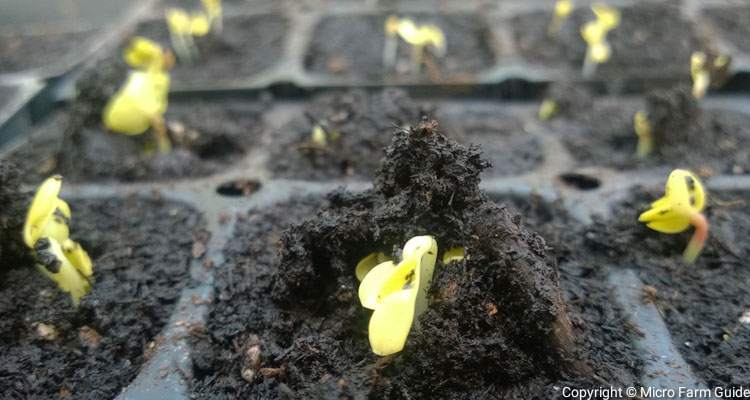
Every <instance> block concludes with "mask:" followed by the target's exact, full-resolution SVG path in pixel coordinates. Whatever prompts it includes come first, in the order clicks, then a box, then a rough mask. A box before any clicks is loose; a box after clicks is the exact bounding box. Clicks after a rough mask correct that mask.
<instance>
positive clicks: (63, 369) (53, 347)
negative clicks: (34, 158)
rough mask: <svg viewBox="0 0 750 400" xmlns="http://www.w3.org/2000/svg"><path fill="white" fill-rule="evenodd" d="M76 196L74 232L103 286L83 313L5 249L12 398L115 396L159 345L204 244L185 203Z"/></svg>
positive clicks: (1, 314)
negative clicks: (196, 248)
mask: <svg viewBox="0 0 750 400" xmlns="http://www.w3.org/2000/svg"><path fill="white" fill-rule="evenodd" d="M29 197H30V196H26V198H27V199H28V198H29ZM68 200H69V201H70V205H71V207H72V210H73V220H72V226H71V233H72V235H71V236H72V237H73V239H75V240H77V241H79V242H80V243H81V245H82V246H83V247H84V248H85V249H86V250H87V251H88V253H89V255H90V256H91V258H92V260H93V264H94V281H95V283H94V285H93V289H92V291H91V292H90V293H89V294H88V295H86V296H85V297H84V298H83V299H82V301H81V304H80V306H79V308H78V309H75V308H73V306H72V304H71V300H70V296H69V295H67V294H66V293H63V292H62V291H60V290H58V289H57V288H56V286H55V284H54V283H53V282H52V281H51V280H50V279H48V278H46V277H45V276H43V275H42V274H41V273H40V272H39V271H38V270H37V269H36V267H35V266H34V263H33V262H29V261H28V260H25V261H17V260H15V259H13V260H11V259H9V258H6V254H5V253H3V265H2V270H1V271H0V274H1V275H2V276H1V277H0V294H2V296H0V337H1V338H2V340H0V387H2V388H3V396H4V398H9V399H27V398H28V399H30V398H39V399H41V398H44V399H51V398H75V399H92V400H93V399H111V398H114V397H115V396H116V395H117V394H118V393H119V392H120V390H121V389H122V388H123V387H125V386H126V385H128V384H129V383H130V382H131V381H132V380H133V379H134V378H135V376H136V374H137V373H138V371H139V370H140V367H141V365H142V364H143V363H144V362H145V361H146V360H147V359H148V357H149V354H151V352H152V351H153V350H154V347H155V346H158V345H159V340H161V338H160V336H159V333H160V332H161V330H162V328H163V326H164V325H165V324H166V323H167V321H168V319H169V318H170V316H171V313H172V310H173V308H174V305H175V303H176V301H177V299H178V297H179V295H180V291H181V289H182V288H183V287H184V286H185V285H186V284H188V283H189V280H190V276H189V273H188V272H189V270H188V268H189V265H190V262H191V258H192V252H191V248H192V246H193V243H194V240H195V238H196V237H201V238H205V235H200V234H199V233H200V232H203V231H201V230H200V229H201V226H202V220H201V218H200V216H199V214H197V213H196V212H195V211H193V210H192V209H190V208H188V207H186V206H184V205H181V204H177V203H169V202H164V201H161V200H154V199H137V198H125V199H101V200H70V199H68ZM21 212H22V214H21V215H24V214H25V211H21ZM144 221H148V223H143V222H144ZM17 232H19V235H20V230H18V231H17ZM196 235H197V236H196ZM3 239H4V240H5V238H3ZM6 263H7V264H6Z"/></svg>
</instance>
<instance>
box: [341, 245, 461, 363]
mask: <svg viewBox="0 0 750 400" xmlns="http://www.w3.org/2000/svg"><path fill="white" fill-rule="evenodd" d="M464 253H465V250H464V248H463V247H455V248H451V249H450V250H448V251H446V252H445V253H444V254H443V264H448V263H451V262H457V261H460V260H463V259H464ZM437 254H438V247H437V242H436V241H435V239H434V238H433V237H432V236H417V237H414V238H412V239H410V240H409V241H407V242H406V244H405V245H404V248H403V250H402V252H401V255H402V257H401V262H399V263H395V262H394V261H393V260H392V259H391V258H390V257H389V256H387V255H385V254H384V253H382V252H381V253H372V254H370V255H368V256H367V257H365V258H363V259H362V260H361V261H360V262H359V263H358V264H357V267H356V269H355V274H356V276H357V279H358V280H359V281H360V282H361V283H360V285H359V293H358V295H359V300H360V303H361V304H362V307H365V308H368V309H371V310H374V312H373V314H372V316H371V318H370V324H369V327H368V334H369V340H370V347H371V348H372V351H373V353H375V354H377V355H380V356H387V355H390V354H394V353H398V352H400V351H401V350H402V349H403V348H404V345H405V344H406V339H407V337H408V336H409V332H410V331H411V328H412V325H413V324H414V323H415V321H417V318H418V317H419V316H420V315H421V314H422V313H424V312H425V311H426V310H427V305H428V301H429V299H428V296H427V294H428V292H429V289H430V284H431V282H432V275H433V271H434V270H435V262H436V259H437Z"/></svg>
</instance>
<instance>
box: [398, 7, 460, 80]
mask: <svg viewBox="0 0 750 400" xmlns="http://www.w3.org/2000/svg"><path fill="white" fill-rule="evenodd" d="M385 37H386V40H385V47H384V49H383V64H384V65H385V66H386V67H392V66H393V65H394V64H395V63H396V54H397V53H398V38H399V37H400V38H401V39H403V40H404V41H405V42H406V43H408V44H410V45H411V64H412V70H413V71H414V72H415V73H417V72H419V70H420V69H421V67H422V63H423V62H424V49H425V47H427V46H429V47H430V48H431V49H432V50H433V52H434V54H435V55H436V56H437V57H443V56H444V55H445V52H446V45H445V34H444V33H443V31H442V30H441V29H440V28H439V27H438V26H435V25H432V24H423V25H417V24H416V23H415V22H414V21H413V20H411V19H409V18H398V17H396V16H394V15H391V16H389V17H388V18H386V20H385Z"/></svg>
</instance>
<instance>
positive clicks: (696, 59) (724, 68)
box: [690, 51, 732, 99]
mask: <svg viewBox="0 0 750 400" xmlns="http://www.w3.org/2000/svg"><path fill="white" fill-rule="evenodd" d="M731 63H732V58H731V57H729V56H727V55H718V56H714V57H712V56H710V55H708V54H706V53H704V52H702V51H696V52H694V53H693V54H692V55H691V56H690V76H691V77H692V79H693V97H695V98H696V99H702V98H703V97H704V96H705V95H706V92H708V88H709V87H718V86H720V85H721V84H722V83H724V81H725V80H726V79H727V76H728V72H729V67H730V65H731Z"/></svg>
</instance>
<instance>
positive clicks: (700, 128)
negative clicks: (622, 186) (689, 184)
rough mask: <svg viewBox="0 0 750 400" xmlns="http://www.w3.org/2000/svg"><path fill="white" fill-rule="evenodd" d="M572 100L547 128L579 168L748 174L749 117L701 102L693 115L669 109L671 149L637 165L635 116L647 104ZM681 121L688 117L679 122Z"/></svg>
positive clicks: (609, 99)
mask: <svg viewBox="0 0 750 400" xmlns="http://www.w3.org/2000/svg"><path fill="white" fill-rule="evenodd" d="M680 90H683V88H682V87H675V88H670V89H668V90H667V91H661V90H659V91H654V92H651V93H649V94H647V95H646V96H644V97H647V96H650V95H652V94H653V95H655V96H661V97H669V96H673V95H674V94H675V93H677V92H679V91H680ZM550 94H551V95H552V98H555V96H556V95H560V94H561V93H560V92H558V91H557V90H554V91H551V92H550ZM574 96H575V99H574V98H572V97H571V98H570V99H569V100H570V101H571V102H572V103H573V104H569V105H568V109H567V110H566V112H565V113H563V114H561V115H560V116H559V117H556V118H554V119H553V120H552V121H550V122H549V123H548V126H549V127H550V130H551V131H552V132H554V133H556V134H559V135H560V136H561V139H562V141H563V143H564V144H565V146H566V148H567V149H568V151H570V152H571V154H572V155H573V157H574V158H575V159H576V160H577V162H578V163H579V165H581V166H606V167H610V168H615V169H628V170H629V169H641V168H653V167H659V166H668V167H671V168H688V169H691V170H694V171H698V172H700V173H705V174H708V175H711V174H730V175H732V174H744V173H747V171H750V129H749V128H748V126H750V114H745V113H742V112H737V111H732V110H726V109H717V108H708V107H705V106H703V105H702V104H701V103H700V102H699V103H697V109H696V110H686V109H682V108H679V107H675V108H673V109H669V110H667V112H668V113H669V114H670V115H671V116H672V117H674V118H671V119H672V121H671V122H670V123H671V125H668V126H667V129H666V130H667V131H668V135H672V136H674V138H672V140H671V142H672V143H669V144H665V145H663V146H661V147H657V148H656V150H655V151H654V153H653V154H651V155H650V156H648V157H647V158H645V159H640V158H638V157H637V155H636V147H637V145H638V137H637V136H636V134H635V130H634V127H633V115H634V114H635V113H636V112H637V111H641V110H647V109H648V108H647V107H646V100H620V99H617V98H614V97H590V96H588V97H587V96H586V95H582V94H580V93H578V94H574ZM682 115H684V116H689V117H685V118H682V117H681V116H682ZM687 118H695V119H694V120H692V121H690V120H688V119H687ZM683 136H684V138H683V139H680V138H681V137H683Z"/></svg>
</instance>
